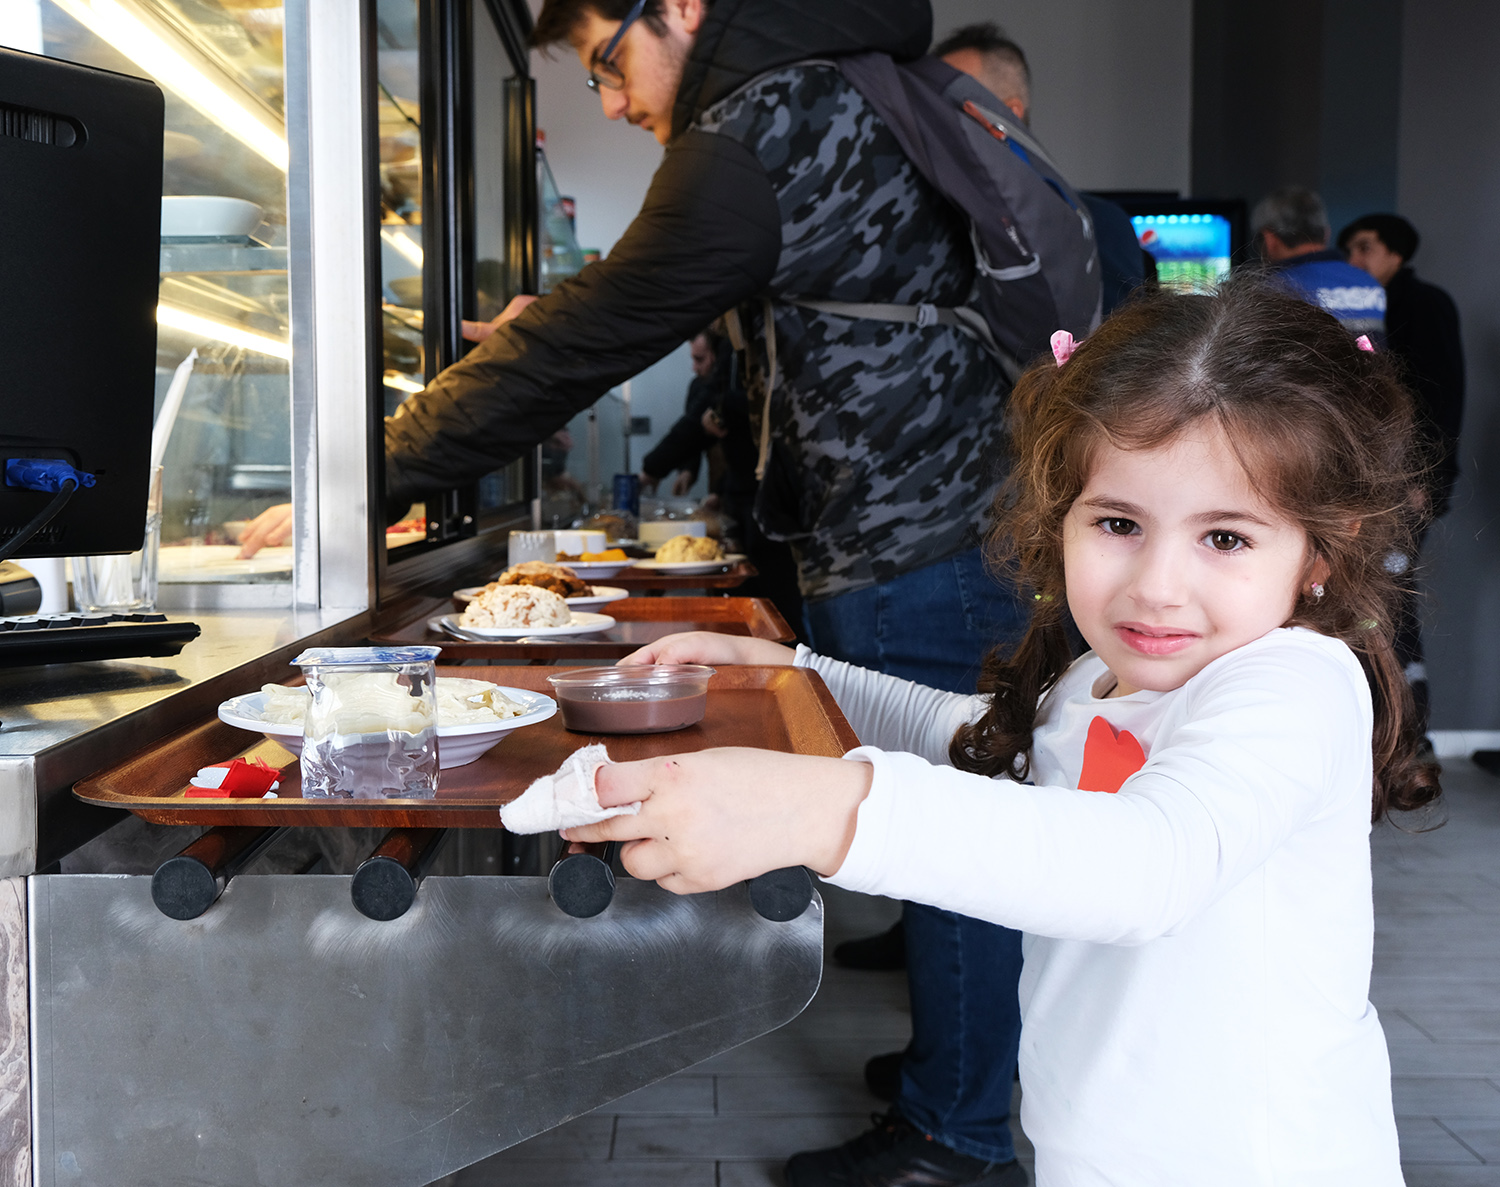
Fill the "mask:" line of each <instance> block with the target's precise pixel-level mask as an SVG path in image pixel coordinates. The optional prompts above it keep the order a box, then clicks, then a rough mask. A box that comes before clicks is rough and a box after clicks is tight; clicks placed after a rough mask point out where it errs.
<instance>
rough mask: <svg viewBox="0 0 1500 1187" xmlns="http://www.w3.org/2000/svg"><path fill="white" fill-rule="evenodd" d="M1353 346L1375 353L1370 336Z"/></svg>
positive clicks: (1355, 341)
mask: <svg viewBox="0 0 1500 1187" xmlns="http://www.w3.org/2000/svg"><path fill="white" fill-rule="evenodd" d="M1056 341H1057V340H1056V339H1055V338H1054V339H1053V342H1054V345H1053V347H1052V349H1053V350H1056V349H1057V346H1056V345H1055V343H1056ZM1354 345H1355V346H1357V347H1359V348H1360V350H1368V351H1369V352H1370V353H1371V354H1374V353H1375V344H1374V343H1373V342H1371V341H1370V336H1369V335H1368V334H1361V335H1360V336H1359V337H1358V338H1356V339H1355V340H1354Z"/></svg>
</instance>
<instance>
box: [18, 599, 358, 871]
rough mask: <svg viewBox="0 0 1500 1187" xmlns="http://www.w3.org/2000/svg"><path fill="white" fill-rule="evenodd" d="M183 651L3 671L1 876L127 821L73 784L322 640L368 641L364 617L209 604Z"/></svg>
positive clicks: (277, 673) (281, 674)
mask: <svg viewBox="0 0 1500 1187" xmlns="http://www.w3.org/2000/svg"><path fill="white" fill-rule="evenodd" d="M193 620H194V621H195V622H197V623H198V624H199V625H200V626H202V628H203V634H202V635H200V636H199V637H198V638H197V639H196V640H194V642H193V643H192V644H191V645H190V646H188V647H186V648H184V649H183V652H182V654H181V655H178V656H174V657H172V658H167V659H162V658H155V659H140V660H105V661H97V662H93V663H79V664H46V665H39V666H36V667H23V668H6V669H0V877H14V876H17V875H23V874H31V873H34V872H36V871H38V870H46V869H48V868H49V867H50V866H52V865H53V863H55V862H57V861H58V860H59V859H60V858H61V857H62V856H63V855H64V854H66V853H69V852H71V851H72V850H73V849H75V848H77V847H78V846H79V845H81V844H82V843H83V842H85V841H87V840H89V838H91V837H93V836H95V835H96V834H98V833H100V832H102V831H103V830H104V829H106V828H108V827H109V826H110V825H112V824H114V823H115V822H116V821H118V820H120V819H121V818H122V815H123V814H122V813H119V812H112V811H109V810H107V809H101V808H93V807H90V806H89V805H87V804H83V803H80V802H79V801H78V800H76V799H74V798H73V794H72V790H73V784H75V783H77V782H78V780H80V779H82V778H83V777H84V776H86V775H88V774H90V773H91V772H93V771H96V770H98V769H99V768H101V767H104V766H107V765H109V764H110V763H111V762H113V761H115V760H116V759H118V758H120V757H122V756H124V755H126V754H129V753H131V752H132V751H135V750H138V749H139V748H140V747H141V746H143V745H145V744H146V743H148V742H151V741H154V740H155V739H157V738H160V737H162V736H163V735H165V734H168V733H171V732H172V731H173V730H176V729H179V728H181V727H182V726H184V725H186V724H187V723H188V722H190V721H192V720H194V719H195V718H197V717H200V716H202V715H203V714H204V713H205V712H212V711H213V709H214V708H215V707H216V706H217V705H218V704H219V702H220V701H222V700H224V699H226V698H227V697H230V696H234V695H236V694H238V693H242V692H246V691H249V690H251V689H254V688H255V687H256V686H258V685H259V684H262V683H264V682H266V681H268V680H277V681H280V680H283V679H285V677H286V664H287V662H288V661H289V660H290V659H291V657H292V656H293V655H295V654H296V652H297V650H298V649H299V648H300V647H302V646H304V645H307V644H311V643H328V644H337V643H341V642H347V641H351V640H354V639H357V638H359V637H361V636H362V635H363V634H364V632H365V631H366V630H368V625H369V615H368V614H367V613H364V612H360V613H358V614H354V615H352V616H351V614H350V613H349V612H348V611H347V610H344V611H335V610H321V611H319V610H314V611H291V610H240V611H204V612H199V613H196V614H194V615H193Z"/></svg>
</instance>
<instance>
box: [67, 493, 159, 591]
mask: <svg viewBox="0 0 1500 1187" xmlns="http://www.w3.org/2000/svg"><path fill="white" fill-rule="evenodd" d="M161 475H162V467H160V466H157V467H156V469H155V470H153V471H152V472H151V486H150V487H149V488H148V493H147V496H146V536H145V539H144V540H143V541H142V543H141V550H140V551H139V552H132V553H130V554H129V555H128V556H75V557H74V558H73V601H74V602H75V603H76V604H77V606H78V609H80V610H87V611H89V612H91V613H97V612H101V611H104V612H109V613H114V614H128V613H132V612H134V611H141V610H155V609H156V588H157V561H158V558H159V556H160V552H161Z"/></svg>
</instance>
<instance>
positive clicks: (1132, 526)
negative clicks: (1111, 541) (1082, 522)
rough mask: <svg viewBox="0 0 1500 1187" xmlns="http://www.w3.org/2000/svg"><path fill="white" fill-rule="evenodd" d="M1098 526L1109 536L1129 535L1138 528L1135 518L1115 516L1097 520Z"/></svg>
mask: <svg viewBox="0 0 1500 1187" xmlns="http://www.w3.org/2000/svg"><path fill="white" fill-rule="evenodd" d="M1099 526H1100V527H1101V528H1103V529H1104V530H1105V531H1106V532H1108V533H1109V534H1110V535H1111V536H1131V535H1134V534H1135V533H1136V532H1137V531H1139V530H1140V528H1139V525H1137V523H1136V522H1135V520H1133V519H1120V518H1118V517H1117V516H1111V517H1108V518H1106V519H1101V520H1099Z"/></svg>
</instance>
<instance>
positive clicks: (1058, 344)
mask: <svg viewBox="0 0 1500 1187" xmlns="http://www.w3.org/2000/svg"><path fill="white" fill-rule="evenodd" d="M1077 346H1078V343H1076V342H1074V341H1073V335H1072V334H1070V333H1068V331H1067V330H1058V331H1057V333H1055V334H1053V335H1052V357H1053V358H1055V359H1056V360H1057V365H1058V366H1059V367H1061V366H1062V365H1063V364H1064V363H1066V362H1067V361H1068V360H1069V359H1070V358H1072V357H1073V351H1074V350H1075V349H1076V348H1077Z"/></svg>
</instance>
